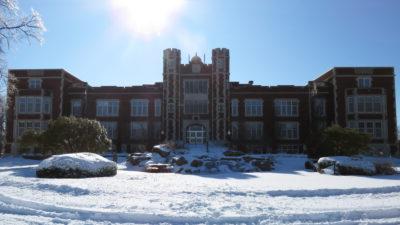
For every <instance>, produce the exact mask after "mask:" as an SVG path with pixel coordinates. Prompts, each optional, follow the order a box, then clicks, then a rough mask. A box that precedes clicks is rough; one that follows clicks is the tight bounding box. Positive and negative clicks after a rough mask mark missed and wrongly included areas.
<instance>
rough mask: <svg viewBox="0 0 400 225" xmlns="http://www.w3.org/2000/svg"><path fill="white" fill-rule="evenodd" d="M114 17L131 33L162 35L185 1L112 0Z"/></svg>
mask: <svg viewBox="0 0 400 225" xmlns="http://www.w3.org/2000/svg"><path fill="white" fill-rule="evenodd" d="M111 2H112V9H113V11H114V16H116V17H117V18H118V19H119V23H121V25H123V26H124V27H125V28H127V29H128V30H129V31H130V32H133V33H134V34H138V35H140V36H143V37H151V36H154V35H160V34H161V33H162V32H163V31H164V30H165V29H166V28H167V27H168V26H170V25H171V24H172V23H173V22H174V20H175V18H176V16H177V15H178V13H179V12H180V11H181V9H182V7H183V4H184V0H112V1H111Z"/></svg>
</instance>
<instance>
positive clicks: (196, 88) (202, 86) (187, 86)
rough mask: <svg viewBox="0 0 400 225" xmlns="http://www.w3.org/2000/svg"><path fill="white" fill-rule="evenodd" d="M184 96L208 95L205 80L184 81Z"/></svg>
mask: <svg viewBox="0 0 400 225" xmlns="http://www.w3.org/2000/svg"><path fill="white" fill-rule="evenodd" d="M184 90H185V94H208V81H207V80H204V79H203V80H185V81H184Z"/></svg>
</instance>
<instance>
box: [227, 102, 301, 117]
mask: <svg viewBox="0 0 400 225" xmlns="http://www.w3.org/2000/svg"><path fill="white" fill-rule="evenodd" d="M244 104H245V116H246V117H261V116H263V100H261V99H246V100H244ZM274 110H275V115H276V116H282V117H291V116H298V115H299V100H298V99H275V101H274ZM231 115H232V116H233V117H237V116H239V100H238V99H232V101H231Z"/></svg>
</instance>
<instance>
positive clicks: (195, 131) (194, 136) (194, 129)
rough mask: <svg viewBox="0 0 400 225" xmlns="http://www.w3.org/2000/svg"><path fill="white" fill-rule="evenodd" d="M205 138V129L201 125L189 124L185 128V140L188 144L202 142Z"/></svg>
mask: <svg viewBox="0 0 400 225" xmlns="http://www.w3.org/2000/svg"><path fill="white" fill-rule="evenodd" d="M206 138H207V131H206V129H205V127H204V126H202V125H198V124H195V125H190V126H189V127H188V128H187V130H186V142H187V143H189V144H204V143H205V142H206Z"/></svg>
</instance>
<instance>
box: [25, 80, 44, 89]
mask: <svg viewBox="0 0 400 225" xmlns="http://www.w3.org/2000/svg"><path fill="white" fill-rule="evenodd" d="M28 86H29V89H40V88H41V87H42V80H41V79H38V78H32V79H29V80H28Z"/></svg>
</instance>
